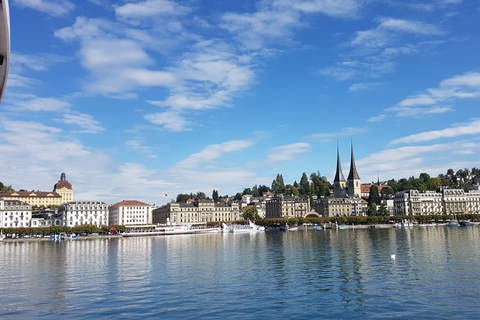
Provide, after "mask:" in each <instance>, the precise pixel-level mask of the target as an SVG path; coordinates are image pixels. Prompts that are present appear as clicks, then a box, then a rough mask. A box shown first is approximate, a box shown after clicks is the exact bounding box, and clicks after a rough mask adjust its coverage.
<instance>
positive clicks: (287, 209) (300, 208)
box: [265, 196, 310, 219]
mask: <svg viewBox="0 0 480 320" xmlns="http://www.w3.org/2000/svg"><path fill="white" fill-rule="evenodd" d="M308 212H310V202H309V201H308V199H307V200H305V199H301V198H297V197H293V196H292V197H275V198H272V199H270V200H269V201H267V202H266V203H265V218H266V219H271V218H303V217H305V216H306V215H307V213H308Z"/></svg>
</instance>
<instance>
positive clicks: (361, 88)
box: [348, 82, 387, 92]
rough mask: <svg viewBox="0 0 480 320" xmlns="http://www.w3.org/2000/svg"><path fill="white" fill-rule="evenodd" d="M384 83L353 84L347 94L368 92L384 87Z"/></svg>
mask: <svg viewBox="0 0 480 320" xmlns="http://www.w3.org/2000/svg"><path fill="white" fill-rule="evenodd" d="M386 84H387V83H386V82H360V83H354V84H352V85H351V86H350V88H348V91H349V92H359V91H368V90H373V89H375V88H378V87H380V86H384V85H386Z"/></svg>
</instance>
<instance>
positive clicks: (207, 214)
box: [152, 200, 242, 223]
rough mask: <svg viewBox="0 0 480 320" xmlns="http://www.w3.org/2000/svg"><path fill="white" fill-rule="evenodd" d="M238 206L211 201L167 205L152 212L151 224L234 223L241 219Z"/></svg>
mask: <svg viewBox="0 0 480 320" xmlns="http://www.w3.org/2000/svg"><path fill="white" fill-rule="evenodd" d="M241 214H242V212H241V210H240V204H239V203H236V202H233V203H231V204H230V205H228V204H225V203H214V202H213V200H197V201H194V202H191V203H167V204H166V205H164V206H161V207H160V208H157V209H154V210H153V212H152V217H153V223H167V221H170V222H172V223H197V222H212V221H216V222H220V221H236V220H240V219H242V217H241Z"/></svg>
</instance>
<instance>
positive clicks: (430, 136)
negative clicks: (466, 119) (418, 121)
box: [390, 119, 480, 145]
mask: <svg viewBox="0 0 480 320" xmlns="http://www.w3.org/2000/svg"><path fill="white" fill-rule="evenodd" d="M479 133H480V120H478V119H476V120H474V121H472V122H471V123H468V124H458V125H455V126H452V127H451V128H446V129H443V130H433V131H428V132H422V133H417V134H412V135H409V136H407V137H403V138H399V139H395V140H393V141H391V142H390V144H391V145H394V144H399V143H416V142H425V141H432V140H436V139H441V138H453V137H458V136H462V135H476V134H479Z"/></svg>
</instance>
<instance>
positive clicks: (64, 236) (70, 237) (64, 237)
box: [60, 232, 77, 240]
mask: <svg viewBox="0 0 480 320" xmlns="http://www.w3.org/2000/svg"><path fill="white" fill-rule="evenodd" d="M60 239H61V240H77V235H76V234H75V233H65V232H62V233H60Z"/></svg>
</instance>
